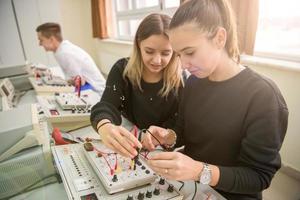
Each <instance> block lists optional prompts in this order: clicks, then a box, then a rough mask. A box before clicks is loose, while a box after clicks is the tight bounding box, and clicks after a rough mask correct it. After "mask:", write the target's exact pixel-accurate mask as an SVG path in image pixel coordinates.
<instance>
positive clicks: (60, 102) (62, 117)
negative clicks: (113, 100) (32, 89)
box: [37, 90, 100, 122]
mask: <svg viewBox="0 0 300 200" xmlns="http://www.w3.org/2000/svg"><path fill="white" fill-rule="evenodd" d="M37 100H38V103H39V104H40V105H41V106H42V108H43V111H44V113H45V115H46V117H47V118H48V120H49V121H50V122H74V121H81V120H82V121H86V120H89V116H90V112H91V108H92V106H93V105H95V104H96V103H97V102H99V101H100V96H99V95H98V94H97V93H96V92H94V91H92V90H85V91H82V92H81V96H80V97H78V96H76V94H75V93H60V94H54V95H38V96H37Z"/></svg>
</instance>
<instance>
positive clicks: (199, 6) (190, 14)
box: [170, 0, 240, 63]
mask: <svg viewBox="0 0 300 200" xmlns="http://www.w3.org/2000/svg"><path fill="white" fill-rule="evenodd" d="M187 23H196V24H197V26H198V27H199V28H200V30H201V31H203V32H207V33H208V35H209V39H212V38H213V37H214V36H215V35H216V34H217V31H218V28H219V27H223V28H224V29H225V30H226V32H227V40H226V44H225V50H226V52H227V54H228V56H229V57H230V58H232V59H234V60H236V61H237V63H239V62H240V52H239V47H238V37H237V28H236V20H235V16H234V14H233V10H232V7H231V4H230V3H229V2H228V1H227V0H190V1H187V2H185V3H184V4H182V5H181V6H180V7H179V8H178V10H177V11H176V13H175V14H174V16H173V18H172V21H171V24H170V29H174V28H176V27H179V26H181V25H184V24H187Z"/></svg>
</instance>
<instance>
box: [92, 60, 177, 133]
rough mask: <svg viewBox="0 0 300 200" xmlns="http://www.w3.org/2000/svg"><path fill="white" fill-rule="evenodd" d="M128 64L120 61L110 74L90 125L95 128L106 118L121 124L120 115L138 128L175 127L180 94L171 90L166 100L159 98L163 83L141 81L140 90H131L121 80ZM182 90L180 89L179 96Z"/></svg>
mask: <svg viewBox="0 0 300 200" xmlns="http://www.w3.org/2000/svg"><path fill="white" fill-rule="evenodd" d="M127 61H128V59H126V58H122V59H120V60H119V61H117V62H116V63H115V64H114V66H113V67H112V69H111V71H110V72H109V75H108V78H107V81H106V88H105V91H104V93H103V96H102V98H101V101H100V102H98V103H97V104H96V105H95V106H94V107H93V108H92V112H91V122H92V126H93V127H94V129H96V128H97V124H98V122H99V121H100V120H102V119H109V120H110V121H111V122H112V123H113V124H116V125H120V124H121V122H122V119H121V114H122V115H123V116H124V117H125V118H127V119H128V120H129V121H131V122H132V123H133V124H135V125H136V126H137V127H138V128H140V129H144V128H148V127H149V126H150V125H156V126H162V127H165V128H167V127H172V126H174V124H175V116H176V115H177V111H178V104H179V98H178V96H179V95H178V94H176V93H175V90H173V91H171V92H170V93H169V95H168V96H167V97H161V96H159V95H158V92H159V90H160V89H161V88H162V87H163V80H161V81H159V82H157V83H146V82H144V81H143V80H142V81H141V87H142V89H143V91H140V90H139V89H138V88H134V87H133V86H132V84H131V82H130V81H129V79H128V78H126V79H125V80H124V78H123V71H124V68H125V66H126V64H127ZM181 90H182V88H180V90H179V93H180V91H181Z"/></svg>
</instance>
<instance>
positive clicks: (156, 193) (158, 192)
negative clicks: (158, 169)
mask: <svg viewBox="0 0 300 200" xmlns="http://www.w3.org/2000/svg"><path fill="white" fill-rule="evenodd" d="M153 194H154V195H159V194H160V191H159V187H155V189H154V191H153Z"/></svg>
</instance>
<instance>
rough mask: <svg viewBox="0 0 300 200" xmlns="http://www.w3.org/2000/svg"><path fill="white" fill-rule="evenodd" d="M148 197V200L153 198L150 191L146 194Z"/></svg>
mask: <svg viewBox="0 0 300 200" xmlns="http://www.w3.org/2000/svg"><path fill="white" fill-rule="evenodd" d="M146 197H147V198H151V197H152V192H151V191H149V190H147V192H146Z"/></svg>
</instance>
